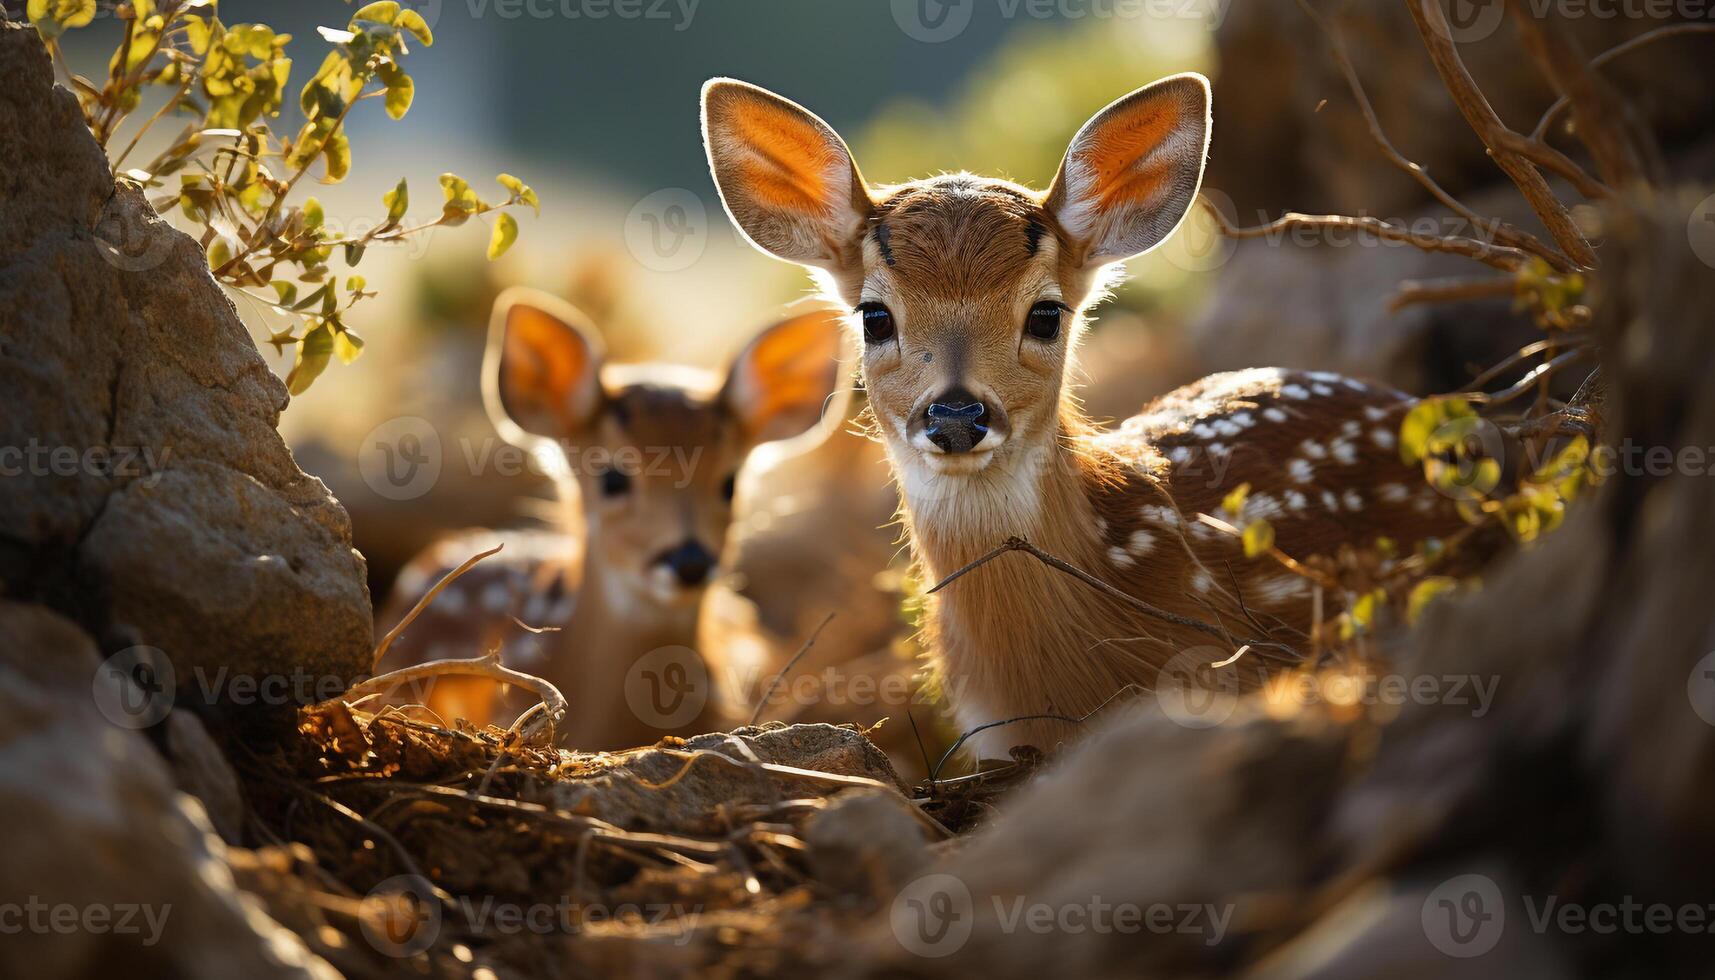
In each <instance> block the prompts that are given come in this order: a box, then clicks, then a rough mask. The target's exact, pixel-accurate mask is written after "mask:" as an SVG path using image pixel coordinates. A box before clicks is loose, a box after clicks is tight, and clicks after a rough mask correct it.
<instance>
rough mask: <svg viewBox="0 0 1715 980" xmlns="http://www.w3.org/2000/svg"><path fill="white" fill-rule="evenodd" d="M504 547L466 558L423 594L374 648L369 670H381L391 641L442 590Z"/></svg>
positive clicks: (497, 547)
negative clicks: (383, 658) (382, 660)
mask: <svg viewBox="0 0 1715 980" xmlns="http://www.w3.org/2000/svg"><path fill="white" fill-rule="evenodd" d="M505 547H506V544H505V542H502V543H500V544H497V545H495V546H494V547H493V548H490V549H489V550H487V551H484V552H480V553H478V554H475V555H472V556H471V557H469V558H466V559H465V560H464V562H463V563H462V564H460V565H459V567H457V568H455V569H453V570H452V571H450V572H448V573H447V574H446V575H444V576H442V577H441V580H440V581H439V582H436V583H435V585H434V588H432V589H430V590H429V591H427V592H425V593H423V597H422V598H421V599H418V600H417V604H416V605H414V606H412V607H411V611H410V612H408V613H406V614H405V618H404V619H401V620H399V623H398V625H396V626H394V627H393V628H392V629H390V630H388V631H387V635H386V636H384V637H382V638H381V642H380V643H379V644H378V645H377V646H376V647H375V655H374V656H373V657H371V658H370V663H369V669H370V670H371V671H377V670H380V669H381V658H382V657H385V656H386V655H387V648H388V647H390V646H392V645H393V641H394V640H396V639H398V638H399V634H400V633H403V632H405V627H407V626H410V625H411V623H413V622H414V621H415V620H416V619H417V615H418V614H419V613H421V612H422V611H423V610H424V609H426V608H428V605H429V603H430V602H432V601H434V598H435V596H438V595H440V594H441V590H442V589H444V588H446V587H447V586H448V585H451V584H452V582H453V580H454V579H456V578H458V577H459V576H460V575H463V574H464V573H465V572H468V571H470V570H471V569H472V568H474V567H475V566H476V563H477V562H479V561H482V560H483V559H484V558H490V557H493V556H494V555H498V554H499V553H500V552H501V551H502V550H504V549H505Z"/></svg>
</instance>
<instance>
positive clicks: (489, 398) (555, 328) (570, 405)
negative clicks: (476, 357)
mask: <svg viewBox="0 0 1715 980" xmlns="http://www.w3.org/2000/svg"><path fill="white" fill-rule="evenodd" d="M601 360H602V349H601V341H600V340H599V339H598V336H597V334H596V332H595V329H594V326H593V325H592V324H591V323H590V322H589V319H588V318H587V317H585V316H584V315H583V314H582V313H581V312H579V311H578V310H577V308H575V307H573V306H572V305H571V304H569V303H566V302H563V301H561V300H559V299H556V298H555V297H553V296H549V295H548V294H546V293H540V292H537V291H535V290H529V289H509V290H507V291H506V292H504V293H502V294H501V295H500V298H499V299H497V300H495V302H494V317H493V320H492V321H491V322H490V324H489V330H488V351H487V354H486V356H485V357H484V359H483V372H482V395H483V402H484V404H485V405H487V407H488V414H489V417H490V418H491V419H493V421H494V425H495V428H496V429H498V430H500V433H501V435H503V436H505V437H506V439H507V440H508V441H509V442H514V443H528V442H530V441H532V437H534V438H543V437H546V438H552V439H559V438H564V437H565V436H567V435H569V434H571V433H573V432H576V431H578V430H579V429H581V428H582V427H583V426H585V425H587V424H589V422H590V420H591V419H593V418H594V417H595V414H596V411H597V410H598V409H599V408H600V407H601V401H602V389H601Z"/></svg>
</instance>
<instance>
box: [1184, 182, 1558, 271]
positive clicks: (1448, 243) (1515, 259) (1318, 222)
mask: <svg viewBox="0 0 1715 980" xmlns="http://www.w3.org/2000/svg"><path fill="white" fill-rule="evenodd" d="M1203 207H1204V208H1205V209H1207V210H1208V212H1209V213H1210V214H1212V215H1214V216H1215V221H1216V223H1217V224H1219V225H1220V226H1221V233H1222V234H1223V235H1226V236H1228V237H1230V238H1268V237H1271V236H1274V235H1279V234H1282V233H1284V232H1287V231H1290V230H1292V229H1294V228H1323V229H1340V230H1342V231H1348V232H1350V231H1366V232H1369V233H1370V234H1372V235H1375V236H1376V237H1377V238H1380V239H1383V240H1384V241H1390V242H1400V243H1402V244H1405V245H1410V246H1412V247H1414V248H1418V249H1422V250H1423V251H1425V252H1443V253H1448V254H1452V255H1463V256H1465V257H1466V258H1470V259H1475V260H1477V261H1478V262H1481V263H1483V264H1484V265H1487V266H1492V267H1494V268H1496V269H1500V270H1502V271H1504V272H1516V271H1518V270H1519V269H1521V268H1524V266H1525V265H1526V264H1527V263H1528V262H1529V261H1530V259H1531V254H1530V253H1529V252H1526V251H1524V250H1523V249H1517V248H1513V247H1511V246H1507V245H1491V244H1490V243H1488V242H1485V241H1480V240H1478V239H1475V238H1467V237H1465V236H1463V235H1424V234H1419V233H1417V232H1414V231H1411V230H1409V229H1407V228H1401V227H1399V226H1398V225H1391V224H1388V223H1387V222H1385V221H1383V220H1381V219H1380V218H1373V217H1370V216H1368V215H1364V216H1359V217H1353V216H1350V215H1343V214H1302V213H1300V212H1297V211H1288V212H1286V213H1285V214H1283V215H1281V216H1280V217H1278V218H1276V219H1274V220H1273V221H1271V222H1269V223H1268V224H1266V225H1256V226H1254V227H1250V228H1239V227H1235V226H1234V225H1233V224H1232V222H1230V221H1228V220H1227V218H1226V215H1223V214H1221V212H1220V210H1219V209H1218V208H1216V207H1215V206H1214V205H1213V204H1211V203H1209V201H1208V200H1207V199H1204V201H1203Z"/></svg>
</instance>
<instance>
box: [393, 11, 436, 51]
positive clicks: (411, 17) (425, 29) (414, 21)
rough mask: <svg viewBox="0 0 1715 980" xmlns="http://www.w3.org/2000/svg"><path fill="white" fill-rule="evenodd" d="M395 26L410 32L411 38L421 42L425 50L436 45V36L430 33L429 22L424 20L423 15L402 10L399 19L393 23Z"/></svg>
mask: <svg viewBox="0 0 1715 980" xmlns="http://www.w3.org/2000/svg"><path fill="white" fill-rule="evenodd" d="M393 26H394V27H397V28H399V29H400V30H402V31H409V32H410V33H411V36H412V37H414V38H416V39H417V40H418V41H421V42H422V44H423V47H425V48H427V47H430V46H432V45H433V44H434V43H435V35H434V34H432V33H431V32H430V31H429V22H428V21H426V20H424V19H423V15H422V14H419V13H417V12H416V11H415V10H401V11H400V12H399V19H398V20H395V21H394V22H393Z"/></svg>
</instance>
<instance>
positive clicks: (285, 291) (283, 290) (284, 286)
mask: <svg viewBox="0 0 1715 980" xmlns="http://www.w3.org/2000/svg"><path fill="white" fill-rule="evenodd" d="M268 285H270V286H273V287H274V295H275V296H278V297H279V298H280V305H281V306H291V305H292V304H293V303H296V302H297V301H298V284H297V283H295V282H287V281H286V280H284V279H276V280H274V281H273V282H271V283H269V284H268Z"/></svg>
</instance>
